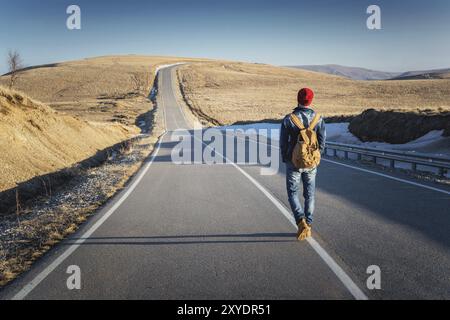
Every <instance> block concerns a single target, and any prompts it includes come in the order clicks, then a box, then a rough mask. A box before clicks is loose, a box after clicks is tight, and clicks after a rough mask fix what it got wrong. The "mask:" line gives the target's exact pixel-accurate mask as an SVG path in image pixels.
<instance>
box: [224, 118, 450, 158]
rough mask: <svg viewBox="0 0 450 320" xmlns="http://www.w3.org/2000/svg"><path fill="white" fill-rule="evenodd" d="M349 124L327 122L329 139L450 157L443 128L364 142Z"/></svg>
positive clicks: (449, 143) (449, 144) (264, 124)
mask: <svg viewBox="0 0 450 320" xmlns="http://www.w3.org/2000/svg"><path fill="white" fill-rule="evenodd" d="M348 125H349V123H348V122H341V123H328V124H326V128H327V141H330V142H338V143H345V144H355V145H360V146H362V147H368V148H379V149H386V150H396V151H403V152H412V153H413V152H415V153H424V154H429V155H433V156H444V157H450V137H443V136H442V134H443V132H444V131H443V130H435V131H431V132H429V133H427V134H426V135H424V136H422V137H420V138H418V139H416V140H414V141H410V142H408V143H404V144H390V143H385V142H362V141H361V140H359V139H358V138H357V137H356V136H354V135H353V134H352V133H351V132H350V131H349V130H348ZM220 129H233V130H237V129H241V130H248V129H256V130H260V129H267V130H268V131H269V132H270V130H271V129H275V130H277V129H278V130H279V129H280V124H279V123H267V122H261V123H254V124H246V125H232V126H225V127H220ZM260 134H264V132H261V133H260ZM278 138H279V136H278V134H276V135H274V136H273V137H272V139H278Z"/></svg>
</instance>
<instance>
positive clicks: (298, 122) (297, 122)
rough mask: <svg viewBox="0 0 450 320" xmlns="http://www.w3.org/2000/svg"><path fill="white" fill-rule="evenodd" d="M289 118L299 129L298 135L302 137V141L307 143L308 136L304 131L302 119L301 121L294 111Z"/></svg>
mask: <svg viewBox="0 0 450 320" xmlns="http://www.w3.org/2000/svg"><path fill="white" fill-rule="evenodd" d="M291 120H292V122H293V123H294V124H295V126H296V127H297V128H299V129H300V134H299V136H300V137H302V141H304V142H306V143H309V137H308V135H307V134H306V132H305V129H306V128H305V125H304V124H303V121H301V120H300V119H299V118H298V117H297V116H296V115H295V114H294V113H291Z"/></svg>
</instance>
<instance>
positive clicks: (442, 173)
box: [439, 168, 447, 178]
mask: <svg viewBox="0 0 450 320" xmlns="http://www.w3.org/2000/svg"><path fill="white" fill-rule="evenodd" d="M446 171H447V170H445V169H444V168H439V176H441V177H442V178H444V177H445V174H446Z"/></svg>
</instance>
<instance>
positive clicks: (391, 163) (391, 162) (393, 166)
mask: <svg viewBox="0 0 450 320" xmlns="http://www.w3.org/2000/svg"><path fill="white" fill-rule="evenodd" d="M389 165H390V167H391V169H395V160H391V161H390V163H389Z"/></svg>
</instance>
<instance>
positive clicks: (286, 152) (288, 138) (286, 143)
mask: <svg viewBox="0 0 450 320" xmlns="http://www.w3.org/2000/svg"><path fill="white" fill-rule="evenodd" d="M293 113H294V114H295V115H296V116H298V117H299V119H301V120H302V121H303V124H304V125H305V127H306V128H307V127H309V124H310V123H311V121H312V120H313V118H314V116H315V114H316V113H315V112H314V110H312V109H310V108H305V107H303V106H298V107H297V108H295V109H294V111H293ZM315 131H316V133H317V140H318V141H319V148H320V152H321V153H323V152H324V150H325V139H326V130H325V121H324V120H323V118H321V119H320V121H319V123H318V124H317V126H316V128H315ZM299 133H300V130H299V129H298V128H297V126H296V125H295V124H294V123H292V121H291V119H290V114H288V115H287V116H286V117H284V119H283V122H282V123H281V131H280V152H281V158H282V160H283V162H286V161H288V160H290V159H291V158H292V151H293V150H294V147H295V144H296V142H297V138H298V135H299Z"/></svg>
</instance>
